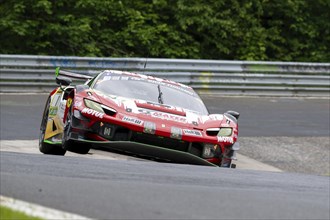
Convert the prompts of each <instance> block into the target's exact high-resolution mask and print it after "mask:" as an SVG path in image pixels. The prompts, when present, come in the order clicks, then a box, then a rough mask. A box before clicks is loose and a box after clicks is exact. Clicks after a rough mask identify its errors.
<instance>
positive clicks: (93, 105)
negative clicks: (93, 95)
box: [84, 99, 104, 113]
mask: <svg viewBox="0 0 330 220" xmlns="http://www.w3.org/2000/svg"><path fill="white" fill-rule="evenodd" d="M84 102H85V105H86V107H88V108H90V109H93V110H95V111H98V112H101V113H104V111H103V109H102V106H101V105H100V104H99V103H97V102H94V101H92V100H89V99H84Z"/></svg>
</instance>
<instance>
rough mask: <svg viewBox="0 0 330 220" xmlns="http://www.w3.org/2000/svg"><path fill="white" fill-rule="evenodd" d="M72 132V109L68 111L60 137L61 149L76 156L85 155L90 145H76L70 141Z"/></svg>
mask: <svg viewBox="0 0 330 220" xmlns="http://www.w3.org/2000/svg"><path fill="white" fill-rule="evenodd" d="M71 132H72V108H70V109H69V111H68V114H67V117H66V120H65V125H64V130H63V136H62V148H63V149H65V150H68V151H71V152H74V153H78V154H87V153H88V152H89V150H90V145H89V144H87V143H78V142H76V141H74V140H71V139H70V134H71Z"/></svg>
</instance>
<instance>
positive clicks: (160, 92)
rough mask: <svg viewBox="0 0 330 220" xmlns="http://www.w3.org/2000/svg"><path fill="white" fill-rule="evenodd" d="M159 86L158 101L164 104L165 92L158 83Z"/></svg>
mask: <svg viewBox="0 0 330 220" xmlns="http://www.w3.org/2000/svg"><path fill="white" fill-rule="evenodd" d="M157 87H158V103H159V104H164V100H163V93H162V91H161V90H160V85H158V86H157Z"/></svg>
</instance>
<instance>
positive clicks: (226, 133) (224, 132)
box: [218, 128, 233, 137]
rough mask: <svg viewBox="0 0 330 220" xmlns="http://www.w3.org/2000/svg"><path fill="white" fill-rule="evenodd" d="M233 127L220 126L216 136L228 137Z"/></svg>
mask: <svg viewBox="0 0 330 220" xmlns="http://www.w3.org/2000/svg"><path fill="white" fill-rule="evenodd" d="M232 132H233V129H232V128H220V131H219V133H218V136H220V137H228V136H230V135H231V134H232Z"/></svg>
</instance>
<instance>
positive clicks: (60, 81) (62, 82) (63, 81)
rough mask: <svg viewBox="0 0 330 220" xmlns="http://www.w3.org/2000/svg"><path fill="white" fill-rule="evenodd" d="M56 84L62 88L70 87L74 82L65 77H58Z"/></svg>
mask: <svg viewBox="0 0 330 220" xmlns="http://www.w3.org/2000/svg"><path fill="white" fill-rule="evenodd" d="M56 83H57V84H58V85H60V86H68V85H70V84H71V83H72V80H71V79H69V78H66V77H63V76H58V77H56Z"/></svg>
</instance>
